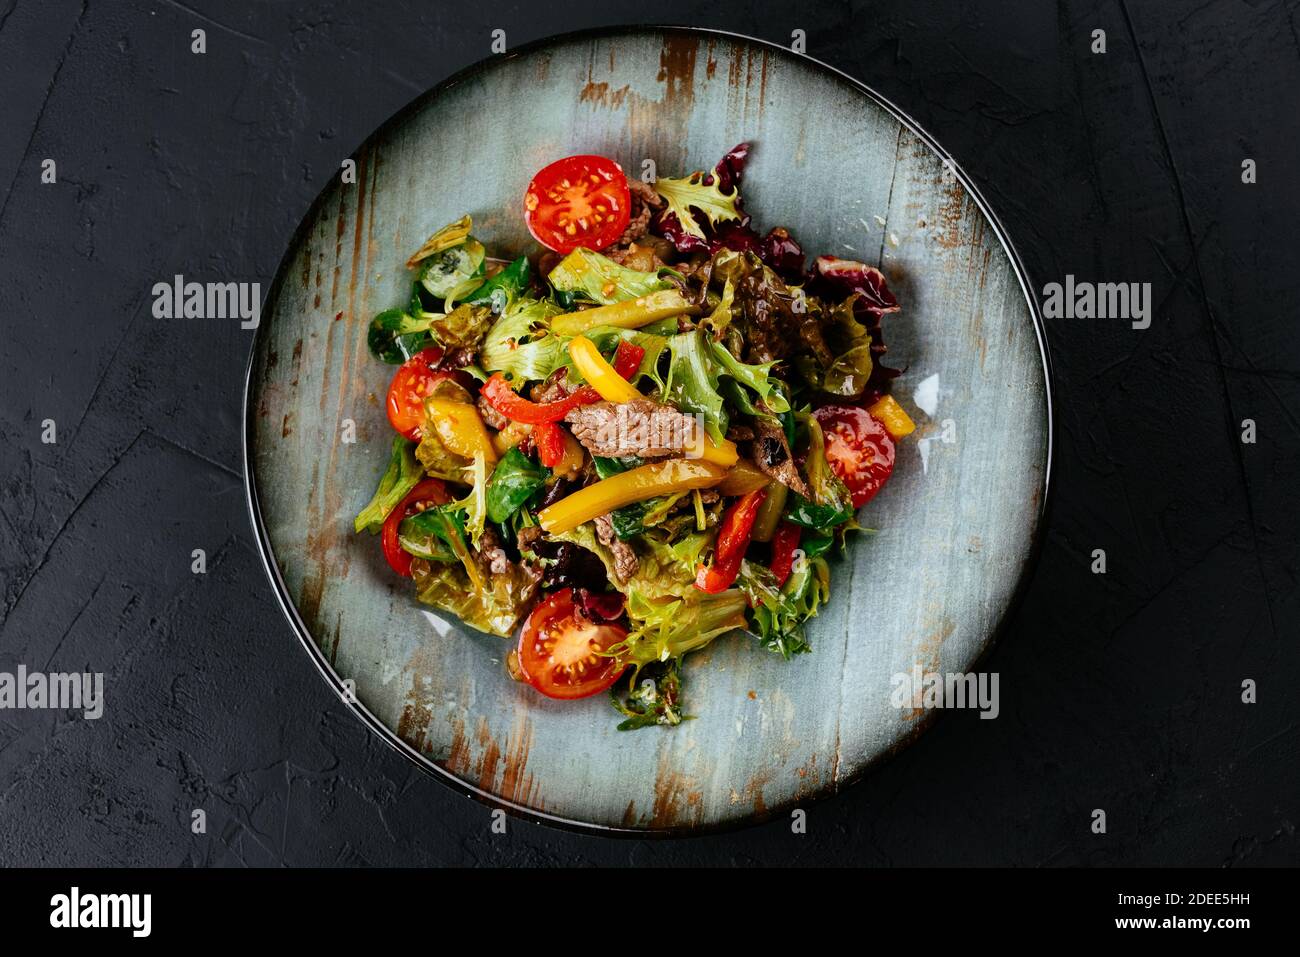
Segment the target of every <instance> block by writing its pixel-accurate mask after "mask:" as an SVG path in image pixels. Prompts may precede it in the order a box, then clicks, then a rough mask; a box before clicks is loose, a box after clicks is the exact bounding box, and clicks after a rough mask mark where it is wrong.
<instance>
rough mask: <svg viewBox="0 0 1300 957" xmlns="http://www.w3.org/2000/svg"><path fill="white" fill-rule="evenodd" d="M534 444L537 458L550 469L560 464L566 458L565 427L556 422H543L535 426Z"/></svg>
mask: <svg viewBox="0 0 1300 957" xmlns="http://www.w3.org/2000/svg"><path fill="white" fill-rule="evenodd" d="M533 444H534V445H536V446H537V458H538V460H540V461H541V463H542V464H543V465H545V466H546V467H547V468H548V469H553V468H555V466H557V465H559V464H560V462H561V460H562V459H563V458H564V427H563V426H561V425H557V424H556V423H554V422H541V423H538V424H537V425H535V426H533Z"/></svg>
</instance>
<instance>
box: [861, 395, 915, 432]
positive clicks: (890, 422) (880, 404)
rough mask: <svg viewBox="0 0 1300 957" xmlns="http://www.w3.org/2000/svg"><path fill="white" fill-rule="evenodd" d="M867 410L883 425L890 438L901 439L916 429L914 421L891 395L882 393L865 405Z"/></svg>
mask: <svg viewBox="0 0 1300 957" xmlns="http://www.w3.org/2000/svg"><path fill="white" fill-rule="evenodd" d="M867 412H869V413H870V414H871V415H872V416H874V417H875V418H877V419H879V420H880V424H881V425H883V426H884V427H885V431H886V432H888V433H889V435H890V438H894V439H901V438H902V437H903V436H905V435H911V434H912V433H913V432H915V431H916V423H915V422H913V421H912V417H911V416H910V415H908V414H907V413H906V412H905V411H904V410H903V407H902V406H901V405H899V404H898V400H897V399H895V398H894V397H893V396H892V395H882V396H881V397H880V398H879V399H877V400H876V401H875V402H873V403H871V405H869V406H867Z"/></svg>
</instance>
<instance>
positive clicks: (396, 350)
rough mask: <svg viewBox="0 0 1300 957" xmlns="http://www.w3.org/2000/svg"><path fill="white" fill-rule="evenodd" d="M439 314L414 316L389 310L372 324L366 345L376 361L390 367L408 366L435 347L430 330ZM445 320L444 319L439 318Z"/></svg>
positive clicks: (427, 313)
mask: <svg viewBox="0 0 1300 957" xmlns="http://www.w3.org/2000/svg"><path fill="white" fill-rule="evenodd" d="M436 315H438V314H437V313H432V312H422V313H418V314H412V313H409V312H405V311H403V310H401V309H385V310H384V311H383V312H381V313H379V315H377V316H375V318H374V319H372V320H370V328H369V330H367V333H366V345H367V346H369V348H370V353H371V355H373V356H374V357H375V358H377V359H380V360H381V361H383V362H387V363H389V364H390V365H398V364H400V363H403V362H405V361H406V360H407V359H409V358H411V356H413V355H415V354H416V353H417V352H419V351H420V350H421V349H423V348H425V347H426V346H429V345H432V344H433V339H432V338H431V337H430V335H429V329H430V326H431V323H432V319H433V318H434V316H436ZM439 318H441V316H439Z"/></svg>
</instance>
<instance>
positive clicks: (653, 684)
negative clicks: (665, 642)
mask: <svg viewBox="0 0 1300 957" xmlns="http://www.w3.org/2000/svg"><path fill="white" fill-rule="evenodd" d="M609 696H610V699H611V700H612V701H613V702H614V707H615V708H616V709H617V710H618V711H619V712H620V713H621V714H623V715H624V720H623V721H621V722H619V725H618V730H619V731H634V730H636V729H637V728H653V727H655V726H656V725H667V726H669V727H674V726H676V725H679V724H681V723H682V721H683V720H684V719H685V718H686V717H687V716H686V715H683V714H682V705H681V700H682V664H681V661H679V660H678V659H677V658H671V659H669V660H668V661H662V662H659V661H656V662H654V663H652V664H649V665H646V667H645V668H643V669H642V670H641V673H640V674H639V675H637V677H636V680H635V683H633V684H631V685H630V686H629V687H628V688H626V689H624V688H623V685H622V682H619V683H618V684H616V685H614V687H612V688H610V689H609Z"/></svg>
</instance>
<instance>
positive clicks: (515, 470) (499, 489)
mask: <svg viewBox="0 0 1300 957" xmlns="http://www.w3.org/2000/svg"><path fill="white" fill-rule="evenodd" d="M548 477H549V470H548V469H545V468H543V467H542V466H540V465H538V464H537V463H536V462H534V461H533V460H532V459H530V458H529V457H528V456H526V455H524V453H523V452H520V451H519V449H518V448H511V449H510V451H508V452H506V454H505V455H503V456H502V457H501V460H500V461H499V462H497V467H496V468H495V469H494V470H493V472H492V477H491V478H490V479H489V480H488V483H487V517H488V518H489V519H490V520H492V521H493V522H504V521H506V520H507V519H509V518H510V516H512V515H514V514H515V512H517V511H518V510H519V509H520V508H522V507H523V506H524V504H525V503H526V502H527V501H528V500H529V499H530V498H532V496H533V493H535V492H536V491H537V490H538V489H540V488H542V487H543V486H544V485H545V484H546V480H547V478H548Z"/></svg>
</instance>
